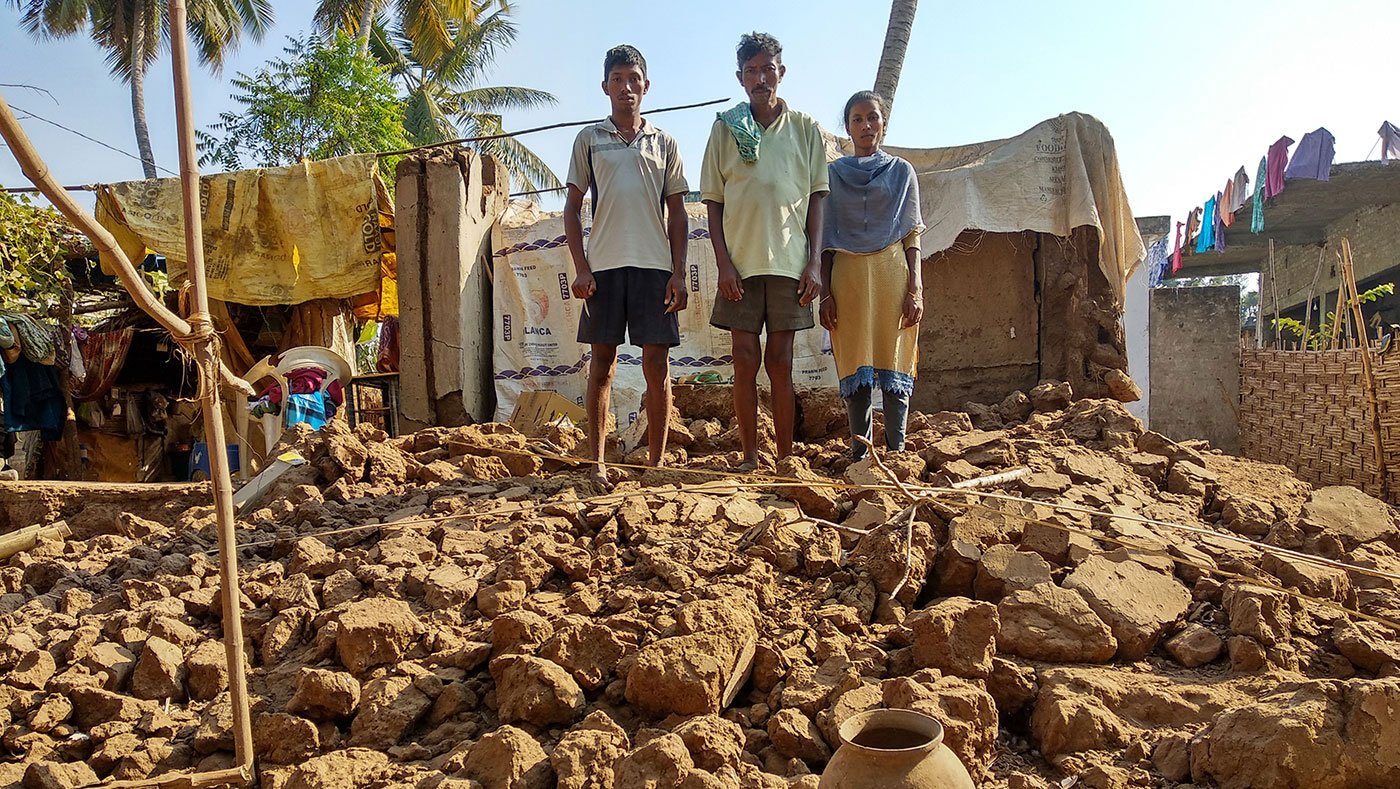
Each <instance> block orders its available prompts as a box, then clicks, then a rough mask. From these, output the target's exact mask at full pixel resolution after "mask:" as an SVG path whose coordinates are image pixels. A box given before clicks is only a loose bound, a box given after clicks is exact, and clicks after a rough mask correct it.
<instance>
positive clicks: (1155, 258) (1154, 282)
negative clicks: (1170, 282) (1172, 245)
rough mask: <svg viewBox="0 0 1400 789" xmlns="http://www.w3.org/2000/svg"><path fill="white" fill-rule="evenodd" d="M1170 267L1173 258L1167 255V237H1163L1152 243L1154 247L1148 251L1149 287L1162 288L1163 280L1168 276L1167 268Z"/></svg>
mask: <svg viewBox="0 0 1400 789" xmlns="http://www.w3.org/2000/svg"><path fill="white" fill-rule="evenodd" d="M1170 265H1171V258H1170V257H1169V256H1168V255H1167V237H1166V236H1162V237H1161V238H1159V239H1157V240H1156V241H1154V242H1152V246H1151V247H1148V249H1147V287H1149V288H1156V287H1160V286H1161V284H1162V278H1163V277H1164V276H1166V273H1167V267H1168V266H1170Z"/></svg>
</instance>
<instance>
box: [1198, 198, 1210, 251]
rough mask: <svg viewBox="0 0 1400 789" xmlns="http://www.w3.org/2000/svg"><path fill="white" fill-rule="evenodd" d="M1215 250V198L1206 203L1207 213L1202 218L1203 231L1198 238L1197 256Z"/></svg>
mask: <svg viewBox="0 0 1400 789" xmlns="http://www.w3.org/2000/svg"><path fill="white" fill-rule="evenodd" d="M1209 249H1215V198H1214V197H1212V198H1211V199H1209V200H1207V201H1206V207H1205V213H1204V214H1203V215H1202V217H1201V231H1200V233H1199V234H1198V235H1197V236H1196V254H1198V255H1199V254H1201V253H1202V252H1205V251H1206V250H1209Z"/></svg>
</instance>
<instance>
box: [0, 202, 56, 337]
mask: <svg viewBox="0 0 1400 789" xmlns="http://www.w3.org/2000/svg"><path fill="white" fill-rule="evenodd" d="M71 236H72V233H71V231H69V230H68V226H67V224H66V223H65V222H64V221H63V217H61V216H60V215H59V213H58V212H57V211H55V210H53V209H52V208H47V207H40V206H36V205H34V204H33V203H32V202H31V201H30V199H29V197H28V195H20V196H18V197H15V196H12V195H9V194H5V193H3V192H0V309H7V310H17V311H23V312H31V313H32V312H39V313H45V314H46V313H47V312H48V311H49V309H50V308H52V307H54V306H55V305H57V304H58V303H59V302H60V301H61V300H62V299H63V298H64V295H65V294H66V293H67V292H68V291H69V289H70V283H69V281H68V273H67V271H66V269H64V267H63V250H64V247H65V245H66V244H67V243H68V242H69V241H71V240H73V239H72V238H71Z"/></svg>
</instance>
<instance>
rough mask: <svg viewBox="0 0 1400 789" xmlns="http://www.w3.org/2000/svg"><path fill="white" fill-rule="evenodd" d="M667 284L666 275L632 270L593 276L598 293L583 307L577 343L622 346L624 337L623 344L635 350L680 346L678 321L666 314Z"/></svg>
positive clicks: (659, 271)
mask: <svg viewBox="0 0 1400 789" xmlns="http://www.w3.org/2000/svg"><path fill="white" fill-rule="evenodd" d="M670 280H671V272H669V271H662V270H660V269H648V268H635V267H632V266H626V267H623V268H615V269H607V270H605V271H595V272H593V281H594V283H596V284H597V288H598V289H597V290H596V291H594V292H593V296H592V298H589V299H588V300H587V301H585V302H584V303H583V314H582V315H580V316H579V319H578V341H579V342H581V343H587V344H589V345H622V343H623V342H624V337H623V335H624V334H625V335H626V341H627V342H630V343H631V344H633V345H637V346H642V345H665V346H667V347H669V348H674V347H676V346H677V345H680V344H681V326H680V321H679V319H677V317H676V313H674V312H673V313H671V314H669V315H668V314H666V283H667V282H669V281H670Z"/></svg>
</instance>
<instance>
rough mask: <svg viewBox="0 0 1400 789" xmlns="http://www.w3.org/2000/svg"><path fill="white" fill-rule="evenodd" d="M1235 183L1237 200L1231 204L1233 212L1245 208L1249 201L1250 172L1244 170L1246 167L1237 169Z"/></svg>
mask: <svg viewBox="0 0 1400 789" xmlns="http://www.w3.org/2000/svg"><path fill="white" fill-rule="evenodd" d="M1234 185H1235V191H1234V197H1235V200H1234V202H1233V203H1231V204H1230V206H1229V208H1230V212H1231V213H1234V212H1235V211H1238V210H1240V209H1241V208H1244V206H1245V204H1246V203H1248V202H1249V173H1246V172H1245V171H1244V167H1240V169H1238V170H1236V171H1235V178H1234Z"/></svg>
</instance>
